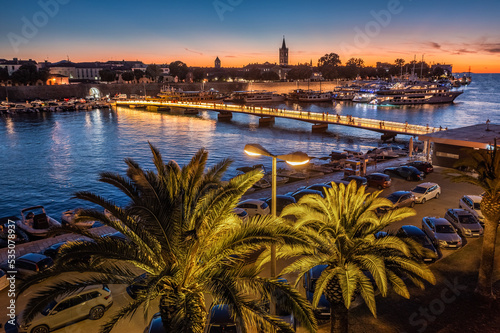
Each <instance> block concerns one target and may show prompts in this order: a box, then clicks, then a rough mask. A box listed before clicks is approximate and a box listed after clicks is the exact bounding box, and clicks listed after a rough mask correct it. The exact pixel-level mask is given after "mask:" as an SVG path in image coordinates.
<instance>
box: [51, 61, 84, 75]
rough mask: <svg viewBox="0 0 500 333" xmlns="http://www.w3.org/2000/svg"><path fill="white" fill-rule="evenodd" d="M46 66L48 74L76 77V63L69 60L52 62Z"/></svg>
mask: <svg viewBox="0 0 500 333" xmlns="http://www.w3.org/2000/svg"><path fill="white" fill-rule="evenodd" d="M48 66H49V72H50V75H61V76H66V77H68V78H69V80H73V79H76V77H77V74H76V64H75V63H73V62H71V61H67V60H62V61H59V62H56V63H53V64H49V65H48Z"/></svg>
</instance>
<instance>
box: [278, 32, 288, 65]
mask: <svg viewBox="0 0 500 333" xmlns="http://www.w3.org/2000/svg"><path fill="white" fill-rule="evenodd" d="M280 66H288V48H287V47H286V44H285V36H283V45H281V48H280Z"/></svg>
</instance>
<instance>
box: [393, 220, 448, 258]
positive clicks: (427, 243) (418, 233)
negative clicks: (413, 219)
mask: <svg viewBox="0 0 500 333" xmlns="http://www.w3.org/2000/svg"><path fill="white" fill-rule="evenodd" d="M397 235H398V236H399V237H410V238H411V239H413V240H414V241H416V242H418V243H420V245H422V246H423V247H424V248H426V249H427V250H429V251H427V252H428V253H427V255H424V256H423V258H422V259H423V260H424V261H430V262H432V261H435V260H436V259H437V258H438V257H439V253H438V251H437V249H436V247H435V246H434V244H433V243H432V241H431V239H430V238H429V236H427V235H426V234H425V233H424V232H423V231H422V229H420V228H419V227H416V226H414V225H404V226H402V227H401V228H400V229H399V230H398V232H397Z"/></svg>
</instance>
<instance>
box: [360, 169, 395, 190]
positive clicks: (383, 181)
mask: <svg viewBox="0 0 500 333" xmlns="http://www.w3.org/2000/svg"><path fill="white" fill-rule="evenodd" d="M365 178H366V181H367V183H368V186H371V187H376V188H378V189H379V190H381V189H384V188H387V187H390V186H391V183H392V181H391V177H389V175H386V174H385V173H371V174H369V175H366V176H365Z"/></svg>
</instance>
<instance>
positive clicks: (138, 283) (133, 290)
mask: <svg viewBox="0 0 500 333" xmlns="http://www.w3.org/2000/svg"><path fill="white" fill-rule="evenodd" d="M147 278H148V273H144V274H141V275H139V276H138V277H136V278H135V279H134V281H133V282H132V284H130V285H129V286H128V287H127V289H125V290H126V291H127V294H128V295H129V296H130V297H132V298H133V299H136V298H137V293H138V292H139V291H141V290H144V289H146V279H147Z"/></svg>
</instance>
